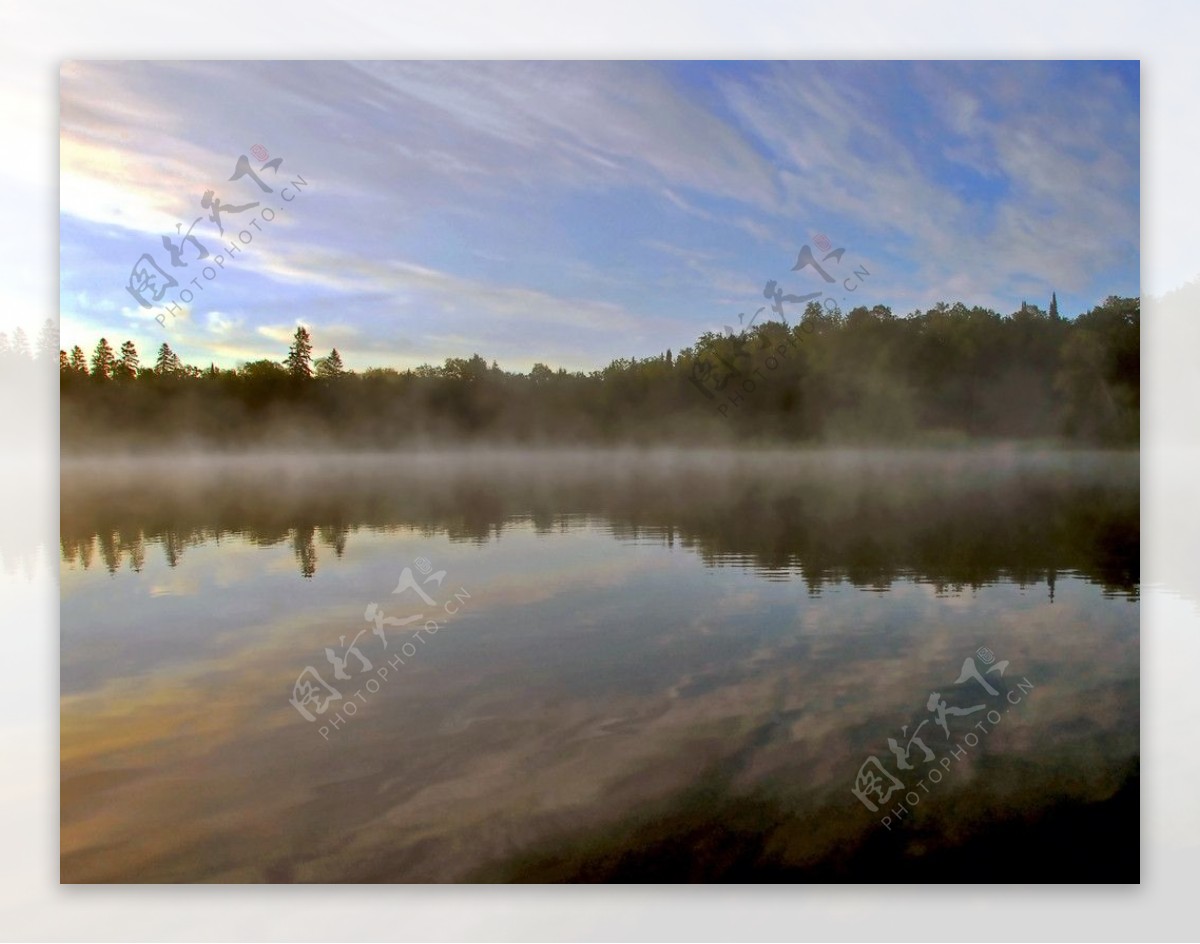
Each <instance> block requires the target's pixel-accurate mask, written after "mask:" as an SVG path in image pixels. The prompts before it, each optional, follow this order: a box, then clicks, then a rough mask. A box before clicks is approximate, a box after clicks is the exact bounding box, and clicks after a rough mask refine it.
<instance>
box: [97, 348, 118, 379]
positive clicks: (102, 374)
mask: <svg viewBox="0 0 1200 944" xmlns="http://www.w3.org/2000/svg"><path fill="white" fill-rule="evenodd" d="M114 363H115V359H114V358H113V349H112V348H111V347H109V345H108V341H107V339H105V338H101V339H100V340H99V341H97V342H96V349H95V350H94V351H92V376H93V377H95V378H96V379H97V380H108V379H109V378H110V377H111V376H112V373H113V364H114Z"/></svg>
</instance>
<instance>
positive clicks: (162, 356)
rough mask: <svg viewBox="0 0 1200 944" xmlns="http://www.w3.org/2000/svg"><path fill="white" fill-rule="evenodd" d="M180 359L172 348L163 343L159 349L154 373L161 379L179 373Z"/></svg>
mask: <svg viewBox="0 0 1200 944" xmlns="http://www.w3.org/2000/svg"><path fill="white" fill-rule="evenodd" d="M179 367H180V364H179V358H178V357H176V355H175V352H174V351H172V350H171V346H170V345H169V344H167V343H165V342H164V343H163V344H162V345H161V346H160V347H159V349H158V358H157V359H156V360H155V362H154V372H155V373H156V374H158V375H159V376H160V377H167V376H169V375H171V374H177V373H179Z"/></svg>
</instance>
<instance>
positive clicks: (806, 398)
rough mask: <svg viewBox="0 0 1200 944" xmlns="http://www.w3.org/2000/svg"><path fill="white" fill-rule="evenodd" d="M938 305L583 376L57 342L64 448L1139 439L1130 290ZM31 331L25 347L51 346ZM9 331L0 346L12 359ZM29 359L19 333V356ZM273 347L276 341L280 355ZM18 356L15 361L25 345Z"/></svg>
mask: <svg viewBox="0 0 1200 944" xmlns="http://www.w3.org/2000/svg"><path fill="white" fill-rule="evenodd" d="M1057 309H1058V305H1057V299H1054V298H1052V299H1051V302H1050V308H1049V310H1048V311H1044V310H1042V309H1041V308H1039V307H1037V306H1034V305H1026V304H1024V303H1023V304H1022V307H1021V309H1020V310H1019V311H1017V312H1014V313H1013V314H1011V315H1007V316H1005V315H1001V314H999V313H997V312H995V311H992V310H989V309H986V308H981V307H973V308H968V307H966V306H965V305H963V304H961V303H960V304H955V305H948V304H945V303H940V304H938V305H936V306H934V307H933V308H931V309H929V310H928V311H924V312H913V313H912V314H910V315H908V316H904V317H898V316H896V315H894V314H893V313H892V311H891V310H890V309H889V308H887V307H885V306H882V305H880V306H876V307H874V308H871V309H867V308H861V307H860V308H855V309H853V310H851V311H850V312H848V313H842V312H841V311H839V310H836V309H834V310H832V311H830V310H826V309H824V308H822V307H820V306H819V305H817V304H816V303H810V304H809V306H808V307H807V309H806V310H805V312H804V315H803V317H802V318H801V320H800V321H799V323H796V324H787V323H784V322H780V321H767V322H764V323H761V324H758V325H756V326H754V327H751V328H749V329H748V330H745V331H742V332H741V333H739V334H736V335H735V334H732V333H729V332H727V333H726V334H724V335H719V334H714V333H711V332H710V333H706V334H704V335H702V336H701V337H700V338H699V339H698V340H697V341H696V342H695V344H694V345H692V346H691V347H687V348H684V349H682V350H680V351H679V352H678V353H677V354H673V353H672V352H671V351H670V350H667V351H666V352H664V353H663V354H661V355H659V356H654V357H647V358H643V359H637V358H633V359H629V360H626V359H620V360H616V361H613V362H612V363H611V364H609V365H608V366H607V367H605V368H603V369H600V370H593V371H591V372H582V371H575V372H568V371H567V370H564V369H561V368H560V369H558V370H555V369H552V368H551V367H548V366H546V365H544V364H540V363H539V364H535V365H534V366H533V368H532V369H531V370H530V371H529V372H528V373H527V374H521V373H513V372H509V371H505V370H502V369H501V368H500V367H499V366H498V365H497V364H496V363H495V362H494V361H493V362H492V363H491V364H490V365H489V363H488V362H487V361H486V360H485V359H484V358H483V357H482V356H480V355H479V354H474V355H472V356H471V357H469V358H460V357H455V358H449V359H447V360H446V362H445V363H444V364H443V365H442V366H440V367H438V366H431V365H423V366H421V367H417V368H415V369H411V370H405V371H397V370H393V369H390V368H371V369H368V370H364V371H361V372H354V371H349V370H346V369H345V367H344V366H343V363H342V359H341V356H340V354H339V353H338V351H337V350H336V349H335V350H333V351H331V352H330V353H329V354H328V355H326V356H323V357H314V352H313V339H312V338H311V337H310V336H309V333H308V331H307V330H306V329H305V328H303V327H301V328H298V329H297V330H296V334H295V337H294V340H293V343H292V346H291V348H290V350H289V351H288V352H287V356H286V357H285V358H282V359H281V360H280V361H271V360H259V361H253V362H251V363H247V364H244V365H241V366H239V367H238V368H236V369H221V368H218V367H216V366H213V365H210V366H208V367H207V368H200V367H196V366H191V365H187V364H184V363H182V362H181V361H180V360H179V358H178V357H177V356H176V355H175V354H174V352H172V350H171V348H170V346H169V344H165V343H164V344H162V345H161V347H160V348H159V349H158V351H157V354H156V356H155V359H154V363H153V365H150V364H143V363H142V361H141V357H140V355H139V352H138V351H137V349H136V347H135V346H134V344H133V343H132V342H130V341H126V342H124V343H123V344H121V345H120V347H119V348H118V349H116V350H114V349H113V348H112V346H111V345H110V344H109V342H108V340H107V339H102V340H101V341H100V342H99V343H98V344H97V345H96V347H95V349H94V350H93V351H92V353H91V355H90V356H88V355H87V354H85V352H84V351H83V350H82V349H80V348H79V347H74V348H73V349H72V350H71V351H69V352H68V351H63V350H60V351H59V353H58V357H59V375H60V387H61V393H62V414H61V420H62V426H61V432H62V442H63V446H64V449H67V450H72V451H80V452H89V453H102V452H104V451H106V450H109V449H124V448H147V449H150V448H162V447H163V446H164V445H168V444H170V445H173V446H178V445H183V444H190V445H194V446H197V447H200V448H214V447H228V448H241V447H245V446H263V445H281V446H303V447H306V448H311V447H313V446H329V447H354V448H368V449H388V448H392V447H395V446H400V445H404V444H409V443H414V442H433V443H435V442H447V443H449V442H462V441H471V442H515V443H538V442H544V443H611V442H635V443H637V442H642V443H663V442H671V443H678V444H689V443H692V444H694V443H698V442H712V443H717V442H722V441H725V442H728V441H797V442H799V441H804V442H840V443H871V442H879V443H929V444H954V443H959V442H966V441H973V440H979V439H985V440H1012V439H1024V440H1038V441H1046V442H1077V443H1087V444H1099V445H1135V444H1136V443H1137V441H1138V435H1139V396H1138V394H1139V357H1140V350H1139V332H1140V303H1139V300H1138V299H1136V298H1119V297H1116V296H1110V297H1109V298H1108V299H1106V300H1105V302H1104V303H1103V304H1101V305H1099V306H1097V307H1095V308H1093V309H1092V310H1090V311H1088V312H1086V313H1083V314H1080V315H1078V316H1077V317H1075V318H1073V319H1072V318H1065V317H1062V316H1061V315H1060V314H1059V313H1058V310H1057ZM46 347H47V345H46V340H45V339H42V340H40V341H39V343H38V353H37V359H38V360H41V359H43V358H46V357H48V356H52V355H50V353H49V351H50V350H53V348H50V349H49V350H43V348H46ZM15 353H17V352H16V345H14V344H13V343H12V342H7V341H5V342H3V343H0V355H3V356H4V357H5V358H6V359H9V360H11V359H12V358H13V356H14V354H15ZM23 353H25V354H29V353H30V352H29V351H28V345H27V344H26V350H25V351H24V352H23ZM281 353H282V352H281ZM24 359H26V360H28V359H29V358H24Z"/></svg>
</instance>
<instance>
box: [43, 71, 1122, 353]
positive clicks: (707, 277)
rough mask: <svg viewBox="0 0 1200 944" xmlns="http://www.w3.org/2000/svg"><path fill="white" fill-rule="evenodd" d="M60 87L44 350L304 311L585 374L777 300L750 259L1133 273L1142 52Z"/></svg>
mask: <svg viewBox="0 0 1200 944" xmlns="http://www.w3.org/2000/svg"><path fill="white" fill-rule="evenodd" d="M60 94H61V101H60V160H61V168H60V170H61V176H60V201H61V202H60V299H59V302H60V312H61V340H62V345H63V346H64V347H65V348H67V349H70V347H71V346H73V345H76V344H78V345H79V346H81V347H82V348H83V349H84V350H85V351H87V352H89V353H90V351H91V349H92V347H93V346H94V345H95V343H96V342H97V341H98V339H99V338H100V337H101V336H104V337H106V338H107V339H108V340H109V342H110V343H111V344H112V345H113V347H114V348H115V347H118V346H119V344H120V343H121V342H122V341H124V340H126V339H129V340H132V341H134V343H135V344H136V345H137V346H138V349H139V351H140V352H141V356H142V361H143V363H148V362H152V361H153V357H154V351H155V350H157V348H158V346H159V345H160V344H162V343H164V342H165V343H167V344H169V345H170V346H171V347H172V349H173V350H175V351H176V353H178V354H179V355H180V356H181V357H182V358H183V359H184V360H185V361H187V362H190V363H195V364H199V365H204V366H206V365H207V364H209V363H215V364H217V365H218V366H223V367H234V366H236V365H238V364H239V363H243V362H246V361H251V360H256V359H259V358H269V359H272V360H281V359H282V358H283V357H284V356H285V355H286V353H287V347H288V344H289V343H290V340H291V337H292V334H293V333H294V331H295V329H296V326H297V325H301V324H302V325H304V326H306V327H307V328H308V329H309V331H310V333H311V334H312V337H313V343H314V347H315V351H316V353H317V354H318V355H320V354H324V353H327V352H328V351H329V349H330V348H333V347H336V348H337V349H338V351H339V353H340V354H341V355H342V358H343V361H344V362H345V364H346V366H347V367H349V368H351V369H356V370H361V369H364V368H366V367H371V366H376V367H395V368H399V369H404V368H407V367H414V366H417V365H419V364H422V363H431V364H440V363H442V362H443V361H444V360H445V359H446V358H448V357H467V356H470V355H471V354H474V353H478V354H481V355H482V356H483V357H485V358H486V359H487V360H488V361H489V362H490V361H492V360H495V361H497V362H498V363H499V364H500V366H501V367H503V368H505V369H508V370H519V371H527V370H528V369H529V368H530V367H531V366H532V365H533V364H534V363H536V362H539V361H540V362H543V363H546V364H549V365H550V366H552V367H565V368H567V369H569V370H591V369H596V368H600V367H603V366H604V365H606V364H607V363H609V362H610V361H611V360H613V359H615V358H619V357H645V356H653V355H657V354H660V353H662V352H663V351H665V350H667V349H668V348H670V349H674V350H675V351H678V350H680V349H681V348H683V347H686V346H688V345H690V344H692V343H693V342H694V341H695V340H696V338H697V337H698V336H699V335H700V334H701V333H703V332H705V331H715V332H722V331H724V330H725V328H726V327H727V326H728V327H731V328H734V329H736V327H737V326H738V325H739V322H741V323H745V322H748V321H749V320H750V319H751V318H755V317H756V318H757V319H758V320H760V321H761V320H766V319H768V318H772V319H778V317H779V315H778V314H777V313H775V312H774V311H773V310H772V307H771V305H772V303H771V301H769V300H767V299H766V298H764V289H765V288H766V287H767V283H768V282H770V281H774V282H776V283H777V285H778V287H779V289H780V290H781V291H782V292H783V293H785V294H790V295H794V296H797V297H801V296H808V295H813V294H814V293H818V292H819V293H821V294H820V295H819V296H817V297H816V300H817V301H819V302H822V303H824V304H826V305H832V304H837V305H839V306H840V307H841V308H842V309H843V310H849V309H850V308H852V307H855V306H857V305H860V304H861V305H867V306H872V305H877V304H882V305H887V306H889V307H890V308H891V309H892V310H893V311H894V312H895V313H896V314H897V315H906V314H908V313H910V312H912V311H914V310H917V309H925V308H928V307H931V306H932V305H933V304H935V303H937V302H939V301H944V302H948V303H954V302H958V301H961V302H963V303H965V304H967V305H968V306H970V305H982V306H985V307H989V308H992V309H995V310H997V311H999V312H1002V313H1006V314H1007V313H1010V312H1012V311H1014V310H1016V309H1018V308H1019V307H1020V304H1021V302H1022V301H1023V300H1024V301H1028V302H1030V303H1031V304H1037V305H1040V306H1041V307H1042V308H1047V307H1048V305H1049V300H1050V295H1051V292H1055V293H1057V297H1058V303H1059V309H1060V311H1061V313H1062V314H1064V315H1066V316H1068V317H1074V316H1075V315H1077V314H1079V313H1080V312H1083V311H1086V310H1088V309H1089V308H1091V307H1092V306H1094V305H1096V304H1098V303H1099V302H1101V301H1103V299H1104V298H1105V297H1106V296H1108V295H1114V294H1115V295H1126V296H1135V295H1139V294H1140V289H1139V280H1138V273H1139V148H1140V140H1139V95H1140V91H1139V66H1138V63H1137V62H1136V61H1126V62H1090V61H1068V62H1044V61H1016V62H882V61H862V62H759V61H754V62H721V61H717V62H697V61H692V62H688V61H671V62H581V61H573V62H478V61H475V62H465V61H464V62H415V61H401V62H74V61H68V62H66V63H64V64H63V66H62V70H61V82H60ZM243 156H244V157H245V161H244V162H239V159H240V158H242V157H243ZM239 166H242V167H244V168H247V169H248V170H249V171H252V172H253V174H254V175H256V177H257V180H258V181H261V184H260V183H258V182H256V179H255V176H251V174H249V173H245V174H242V175H241V176H238V175H237V174H236V173H235V171H236V170H237V168H238V167H239ZM231 177H236V178H237V179H233V180H231V179H230V178H231ZM268 188H269V192H268ZM209 191H211V192H212V198H210V199H209V200H208V201H207V206H206V205H205V202H206V201H205V194H206V193H207V192H209ZM213 199H215V200H218V201H219V202H220V207H221V209H220V210H219V212H217V213H215V214H214V212H213ZM214 215H215V216H216V219H214V218H213V217H214ZM189 227H190V232H191V234H192V236H193V237H194V239H193V240H189V241H184V240H183V239H182V237H183V236H184V235H186V234H187V233H188V232H189ZM221 229H223V233H222V232H221ZM164 237H167V238H168V241H169V242H173V243H174V246H175V247H176V253H177V259H176V260H175V261H176V262H178V263H179V264H178V265H173V264H172V254H171V251H170V250H169V248H167V246H166V245H165V244H164V241H163V240H164ZM230 246H232V247H234V249H235V250H236V251H231V250H230V249H229V247H230ZM804 246H809V247H810V248H811V251H812V252H813V253H814V257H815V259H816V261H817V262H818V263H820V265H821V267H822V269H823V270H824V271H825V273H826V274H827V275H828V277H829V279H830V280H831V281H827V280H826V279H825V278H824V277H823V276H822V275H821V274H820V273H818V272H817V271H816V269H815V268H813V267H812V266H805V267H802V268H800V269H799V270H796V269H794V267H795V266H796V265H797V263H798V258H799V255H800V252H801V250H802V248H803V247H804ZM823 247H827V248H823ZM201 249H203V251H204V252H206V253H207V254H208V255H207V257H206V258H200V255H201ZM838 249H841V250H843V252H841V253H837V252H835V251H836V250H838ZM830 253H834V254H833V255H830ZM147 255H148V257H149V258H150V260H152V262H150V263H148V262H146V261H145V260H144V256H147ZM218 256H220V257H221V258H220V260H218V258H217V257H218ZM135 267H136V268H138V269H139V270H140V271H141V272H144V273H149V274H150V275H151V276H152V281H151V283H150V285H149V286H147V287H142V288H140V293H141V295H142V298H143V299H145V300H146V301H147V303H148V304H149V305H150V307H144V306H143V305H142V304H141V303H140V302H139V301H138V300H137V299H136V298H135V296H134V293H133V292H131V290H130V288H129V286H130V285H131V284H134V283H136V282H137V281H138V280H137V279H136V278H135V277H134V275H133V273H134V270H135ZM154 267H157V268H154ZM170 279H174V281H175V283H176V284H175V285H174V286H169V280H170ZM193 280H195V281H194V282H193ZM137 287H138V286H137V285H136V284H135V288H137ZM156 293H157V294H158V295H159V297H157V298H156ZM168 305H173V306H174V307H172V308H168V307H167V306H168ZM801 307H802V306H801V305H798V304H791V305H789V304H786V303H785V305H784V308H785V314H787V315H788V316H790V315H792V314H793V313H798V312H799V310H800V308H801ZM760 309H762V310H761V311H760ZM156 316H157V318H158V319H159V320H156ZM160 321H161V322H162V323H160Z"/></svg>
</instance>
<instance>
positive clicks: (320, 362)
mask: <svg viewBox="0 0 1200 944" xmlns="http://www.w3.org/2000/svg"><path fill="white" fill-rule="evenodd" d="M345 373H346V368H345V367H343V366H342V355H341V354H339V353H338V349H337V348H336V347H335V348H334V349H333V350H332V351H330V352H329V356H328V357H320V358H318V359H317V376H318V377H322V378H330V377H341V376H342V375H343V374H345Z"/></svg>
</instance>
